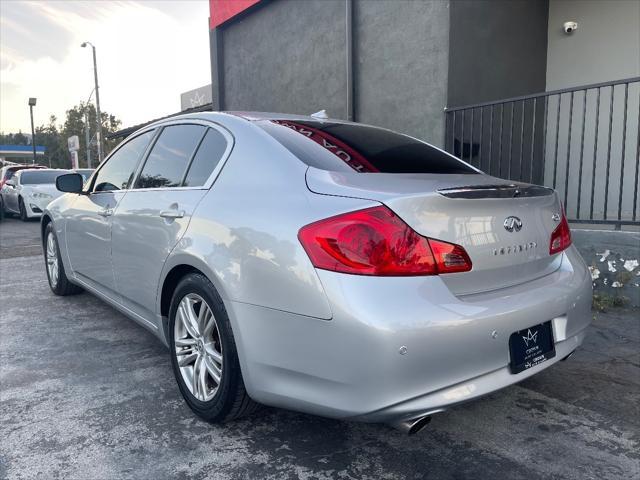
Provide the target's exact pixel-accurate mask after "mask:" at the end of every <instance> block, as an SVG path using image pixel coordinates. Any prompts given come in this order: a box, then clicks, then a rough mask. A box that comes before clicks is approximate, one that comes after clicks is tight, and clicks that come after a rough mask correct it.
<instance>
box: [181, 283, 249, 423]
mask: <svg viewBox="0 0 640 480" xmlns="http://www.w3.org/2000/svg"><path fill="white" fill-rule="evenodd" d="M203 305H204V307H203ZM203 308H205V310H204V312H205V313H202V312H203ZM189 309H190V310H189ZM207 309H208V311H209V312H210V315H208V314H207ZM191 315H193V316H191ZM196 316H198V317H199V318H196ZM189 318H191V319H193V320H194V321H193V322H189ZM207 319H208V320H207ZM212 323H213V326H212ZM168 337H169V338H168V339H169V349H170V354H171V365H172V367H173V373H174V375H175V377H176V381H177V382H178V387H179V388H180V393H181V394H182V396H183V398H184V399H185V401H186V402H187V405H189V407H190V408H191V410H193V412H194V413H195V414H196V415H198V416H199V417H201V418H203V419H204V420H206V421H208V422H211V423H223V422H226V421H229V420H234V419H237V418H240V417H243V416H246V415H249V414H251V413H253V412H254V411H255V410H257V408H258V404H257V403H256V402H254V401H253V400H251V398H250V397H249V395H248V394H247V391H246V389H245V386H244V381H243V379H242V373H241V371H240V362H239V360H238V354H237V349H236V344H235V339H234V336H233V331H232V329H231V323H230V321H229V316H228V315H227V312H226V309H225V307H224V303H223V302H222V299H221V298H220V295H219V294H218V292H217V291H216V289H215V287H214V286H213V284H212V283H211V282H210V281H209V279H208V278H207V277H206V276H204V275H202V274H200V273H192V274H189V275H186V276H185V277H184V278H183V279H182V280H181V281H180V283H179V284H178V286H177V287H176V289H175V291H174V293H173V296H172V299H171V307H170V309H169V324H168ZM176 344H177V346H176ZM194 377H197V379H201V381H196V382H194V381H192V380H193V378H194ZM215 377H218V379H219V381H218V382H216V379H215ZM190 378H191V380H190ZM216 383H217V386H216Z"/></svg>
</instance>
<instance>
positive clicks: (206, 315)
mask: <svg viewBox="0 0 640 480" xmlns="http://www.w3.org/2000/svg"><path fill="white" fill-rule="evenodd" d="M173 333H174V344H175V355H176V359H177V361H178V367H179V368H180V373H181V375H182V379H183V380H184V382H185V384H186V385H187V388H188V389H189V391H190V392H191V394H192V395H193V396H194V397H195V398H196V399H198V400H200V401H201V402H207V401H209V400H211V399H212V398H213V397H214V396H215V395H216V392H217V391H218V387H219V386H220V382H221V380H222V341H221V339H220V332H219V331H218V324H217V323H216V319H215V316H214V315H213V311H212V310H211V308H210V307H209V305H208V304H207V302H206V301H205V300H204V299H203V298H202V297H201V296H200V295H197V294H195V293H190V294H188V295H185V296H184V297H183V298H182V300H180V303H179V305H178V309H177V310H176V318H175V322H174V332H173Z"/></svg>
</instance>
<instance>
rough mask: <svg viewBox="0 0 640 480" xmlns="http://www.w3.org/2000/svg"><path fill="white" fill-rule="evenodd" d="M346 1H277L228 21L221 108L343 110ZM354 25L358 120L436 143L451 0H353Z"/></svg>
mask: <svg viewBox="0 0 640 480" xmlns="http://www.w3.org/2000/svg"><path fill="white" fill-rule="evenodd" d="M346 7H347V2H346V0H306V1H300V0H273V1H270V2H264V4H262V5H261V6H260V7H259V8H256V9H255V10H253V11H252V12H250V13H249V14H248V15H245V16H242V17H241V18H239V19H237V20H232V21H231V22H229V23H228V24H227V25H224V26H223V27H222V28H221V34H220V35H219V38H221V45H222V46H221V48H220V50H221V51H222V55H221V58H222V63H223V66H224V67H223V71H222V74H223V75H222V77H223V78H222V84H223V91H222V94H223V95H222V105H221V108H223V109H225V110H263V111H277V112H285V113H301V114H309V113H313V112H315V111H318V110H320V109H326V110H327V112H328V113H329V115H330V116H331V117H335V118H343V119H346V118H347V114H348V112H347V88H348V83H347V34H346V32H347V25H346V18H347V17H346ZM352 24H353V38H354V40H353V50H354V51H353V63H352V64H353V77H354V84H353V90H354V110H355V119H356V120H357V121H361V122H366V123H370V124H373V125H379V126H384V127H390V128H394V129H396V130H400V131H402V132H405V133H409V134H411V135H414V136H417V137H419V138H422V139H426V140H428V141H430V142H432V143H434V144H436V145H442V142H443V138H444V115H443V108H444V107H445V104H446V98H447V93H446V92H447V71H448V45H449V3H448V1H441V0H428V1H427V0H425V1H412V0H380V1H371V0H354V1H353V22H352ZM212 41H213V40H212ZM212 45H213V44H212ZM212 68H214V69H215V65H212ZM215 77H216V76H215V75H214V78H215Z"/></svg>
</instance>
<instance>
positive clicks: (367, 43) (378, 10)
mask: <svg viewBox="0 0 640 480" xmlns="http://www.w3.org/2000/svg"><path fill="white" fill-rule="evenodd" d="M354 24H355V25H354V43H355V45H354V57H355V66H354V75H355V80H354V81H355V83H354V90H355V113H356V119H357V120H358V121H361V122H365V123H371V124H374V125H380V126H383V127H388V128H393V129H396V130H400V131H402V132H404V133H408V134H410V135H413V136H416V137H418V138H421V139H424V140H427V141H429V142H431V143H433V144H435V145H439V146H442V144H443V139H444V114H443V108H444V107H445V105H446V100H447V69H448V47H449V5H448V2H446V1H439V0H436V1H412V0H408V1H406V0H384V1H383V0H378V1H369V0H358V1H356V2H355V5H354Z"/></svg>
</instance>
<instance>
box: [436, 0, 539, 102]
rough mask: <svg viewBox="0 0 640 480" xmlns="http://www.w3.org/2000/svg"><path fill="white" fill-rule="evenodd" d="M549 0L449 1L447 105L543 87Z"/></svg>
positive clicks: (506, 95)
mask: <svg viewBox="0 0 640 480" xmlns="http://www.w3.org/2000/svg"><path fill="white" fill-rule="evenodd" d="M548 10H549V2H548V0H453V1H451V28H450V34H449V39H450V40H449V43H450V59H449V92H448V102H447V105H448V106H459V105H468V104H474V103H480V102H488V101H492V100H500V99H503V98H509V97H515V96H519V95H527V94H531V93H538V92H543V91H544V90H545V70H546V64H547V22H548V18H547V15H548Z"/></svg>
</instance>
